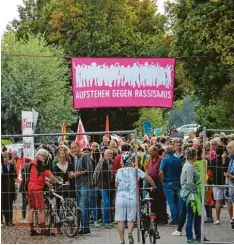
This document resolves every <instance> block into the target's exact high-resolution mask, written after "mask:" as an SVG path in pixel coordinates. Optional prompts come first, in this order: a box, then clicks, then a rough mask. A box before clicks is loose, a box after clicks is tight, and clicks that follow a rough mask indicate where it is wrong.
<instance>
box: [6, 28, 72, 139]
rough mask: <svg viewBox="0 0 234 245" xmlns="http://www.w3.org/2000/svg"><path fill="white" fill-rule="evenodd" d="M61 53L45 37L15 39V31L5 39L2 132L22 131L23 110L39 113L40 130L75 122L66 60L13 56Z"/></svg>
mask: <svg viewBox="0 0 234 245" xmlns="http://www.w3.org/2000/svg"><path fill="white" fill-rule="evenodd" d="M16 53H17V54H29V55H30V54H32V55H33V54H41V55H45V56H53V55H55V56H56V55H57V56H59V55H61V54H63V50H62V49H61V48H55V47H52V46H47V45H46V42H45V40H44V38H43V37H42V36H39V35H37V36H33V35H29V36H28V40H27V41H25V40H20V41H18V40H17V39H16V36H15V33H14V32H13V31H10V32H7V33H5V35H4V37H3V39H2V74H1V80H2V91H1V103H2V114H1V120H2V133H4V134H9V133H10V134H14V133H21V111H23V110H30V111H31V109H32V108H34V109H35V110H36V111H38V112H39V118H38V125H37V128H36V130H37V132H61V125H62V121H63V120H66V122H67V124H68V125H71V124H72V123H73V122H74V121H75V114H74V113H75V111H74V110H73V109H72V96H71V92H70V91H69V90H68V88H67V87H68V84H69V82H70V70H69V69H68V66H67V63H66V61H65V60H63V59H58V58H54V59H51V58H39V57H25V56H19V57H16V56H12V55H13V54H16Z"/></svg>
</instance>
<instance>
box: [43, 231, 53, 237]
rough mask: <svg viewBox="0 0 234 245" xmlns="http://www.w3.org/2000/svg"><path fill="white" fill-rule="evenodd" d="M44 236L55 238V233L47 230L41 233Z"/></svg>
mask: <svg viewBox="0 0 234 245" xmlns="http://www.w3.org/2000/svg"><path fill="white" fill-rule="evenodd" d="M41 235H42V236H55V233H53V232H51V231H50V230H45V231H42V232H41Z"/></svg>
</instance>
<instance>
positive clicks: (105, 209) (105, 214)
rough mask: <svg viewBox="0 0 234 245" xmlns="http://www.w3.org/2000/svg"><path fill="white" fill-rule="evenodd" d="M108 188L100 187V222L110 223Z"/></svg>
mask: <svg viewBox="0 0 234 245" xmlns="http://www.w3.org/2000/svg"><path fill="white" fill-rule="evenodd" d="M108 191H109V190H104V189H101V190H100V193H101V196H102V223H103V224H110V198H109V193H108Z"/></svg>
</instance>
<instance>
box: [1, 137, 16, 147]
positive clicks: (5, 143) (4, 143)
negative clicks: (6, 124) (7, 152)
mask: <svg viewBox="0 0 234 245" xmlns="http://www.w3.org/2000/svg"><path fill="white" fill-rule="evenodd" d="M10 144H13V142H12V141H11V140H8V139H1V146H4V145H10Z"/></svg>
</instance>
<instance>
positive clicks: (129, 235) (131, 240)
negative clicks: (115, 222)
mask: <svg viewBox="0 0 234 245" xmlns="http://www.w3.org/2000/svg"><path fill="white" fill-rule="evenodd" d="M128 241H129V244H134V238H133V235H132V233H128Z"/></svg>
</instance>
